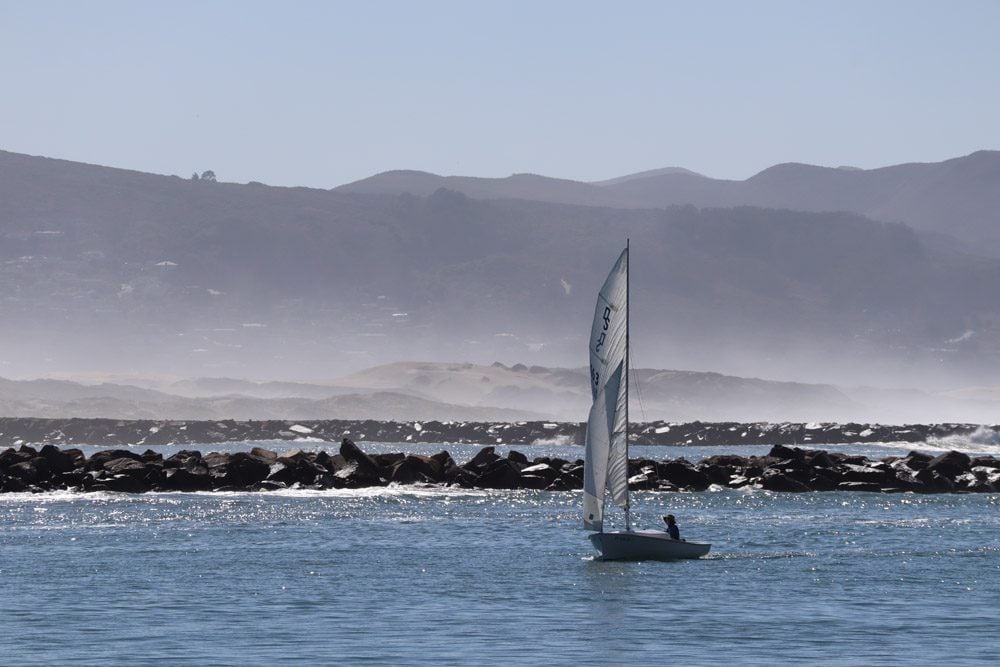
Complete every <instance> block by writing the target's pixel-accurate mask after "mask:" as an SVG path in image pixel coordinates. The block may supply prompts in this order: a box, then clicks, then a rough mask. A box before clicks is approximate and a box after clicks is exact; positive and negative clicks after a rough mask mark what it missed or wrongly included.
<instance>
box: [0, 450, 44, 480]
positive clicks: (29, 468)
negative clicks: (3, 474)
mask: <svg viewBox="0 0 1000 667" xmlns="http://www.w3.org/2000/svg"><path fill="white" fill-rule="evenodd" d="M7 475H8V476H9V477H14V478H17V479H19V480H21V481H22V482H24V483H25V484H31V485H38V484H41V483H43V482H45V481H47V480H49V479H51V478H52V470H51V469H50V468H49V464H48V461H46V460H45V459H44V458H42V457H41V456H34V457H32V458H31V459H29V460H27V461H21V462H20V463H15V464H14V465H12V466H9V467H8V468H7Z"/></svg>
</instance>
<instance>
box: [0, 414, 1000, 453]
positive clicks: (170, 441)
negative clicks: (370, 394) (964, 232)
mask: <svg viewBox="0 0 1000 667" xmlns="http://www.w3.org/2000/svg"><path fill="white" fill-rule="evenodd" d="M585 432H586V424H584V423H582V422H562V423H556V422H544V421H524V422H514V423H504V422H460V421H448V422H439V421H426V422H394V421H373V420H356V421H352V420H339V419H328V420H307V421H304V422H299V421H288V420H263V421H234V420H222V421H183V420H145V419H137V420H115V419H35V418H23V417H4V418H0V447H18V446H20V445H22V444H27V445H32V446H39V447H40V446H43V445H46V444H51V445H55V446H67V445H70V446H72V445H84V444H85V445H96V446H100V447H109V448H115V447H122V446H132V447H137V446H138V447H155V446H157V445H189V444H190V445H205V444H212V443H221V442H247V441H268V440H272V441H273V440H285V441H307V442H334V443H336V442H340V441H341V440H342V439H343V438H349V439H350V440H352V441H354V442H365V441H368V442H406V443H411V442H412V443H460V444H481V445H489V444H497V445H499V444H504V445H530V444H534V443H545V442H558V443H563V444H582V443H583V441H584V435H585ZM976 432H984V434H985V435H986V436H988V437H989V438H992V439H997V438H1000V426H983V425H980V424H904V425H901V426H893V425H884V424H856V423H847V424H834V423H806V424H800V423H769V422H755V423H738V422H698V421H695V422H688V423H675V422H666V421H654V422H645V423H638V424H633V425H632V436H633V440H632V441H633V442H634V444H637V445H727V446H728V445H762V444H763V445H785V446H790V447H798V446H808V447H814V446H818V445H823V444H827V445H829V444H842V443H852V442H854V443H874V442H910V443H919V442H927V441H928V440H932V439H940V438H944V437H948V436H956V435H958V436H969V435H971V434H974V433H976Z"/></svg>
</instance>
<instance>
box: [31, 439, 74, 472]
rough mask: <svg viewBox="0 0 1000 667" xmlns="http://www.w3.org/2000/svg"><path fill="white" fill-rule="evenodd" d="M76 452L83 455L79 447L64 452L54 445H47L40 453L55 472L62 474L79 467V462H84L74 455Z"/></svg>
mask: <svg viewBox="0 0 1000 667" xmlns="http://www.w3.org/2000/svg"><path fill="white" fill-rule="evenodd" d="M74 452H75V453H78V454H79V455H80V457H81V458H82V457H83V453H82V452H80V450H79V449H75V450H69V451H65V452H64V451H63V450H61V449H59V448H58V447H56V446H54V445H45V446H44V447H42V450H41V451H40V452H38V455H39V456H41V457H42V458H43V459H45V461H46V462H47V463H48V464H49V468H50V469H51V470H52V472H53V473H55V474H61V473H64V472H69V471H70V470H73V469H75V468H77V467H79V463H82V461H80V460H79V459H77V458H76V457H75V456H74V455H73V453H74Z"/></svg>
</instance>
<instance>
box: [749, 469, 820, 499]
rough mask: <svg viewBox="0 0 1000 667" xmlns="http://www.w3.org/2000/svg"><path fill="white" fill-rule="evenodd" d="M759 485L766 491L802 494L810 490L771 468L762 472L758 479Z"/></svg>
mask: <svg viewBox="0 0 1000 667" xmlns="http://www.w3.org/2000/svg"><path fill="white" fill-rule="evenodd" d="M760 485H761V487H762V488H764V489H765V490H767V491H784V492H791V493H802V492H803V491H809V490H810V489H809V487H808V486H806V485H805V484H804V483H802V482H800V481H798V480H797V479H793V478H791V477H789V476H788V475H786V474H784V473H783V472H780V471H778V470H775V469H773V468H768V469H767V470H765V471H764V474H763V475H762V476H761V478H760Z"/></svg>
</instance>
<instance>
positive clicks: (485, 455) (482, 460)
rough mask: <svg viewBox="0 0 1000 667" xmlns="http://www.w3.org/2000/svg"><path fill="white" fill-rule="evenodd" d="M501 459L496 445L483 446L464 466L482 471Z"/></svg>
mask: <svg viewBox="0 0 1000 667" xmlns="http://www.w3.org/2000/svg"><path fill="white" fill-rule="evenodd" d="M499 460H501V457H500V455H499V454H497V453H496V449H495V448H494V447H483V448H482V449H480V450H479V452H477V453H476V455H475V456H473V457H472V458H471V459H469V461H468V462H467V463H466V464H465V465H464V466H462V467H463V468H465V469H466V470H470V471H472V472H476V473H481V472H482V471H484V470H486V469H487V468H489V467H490V466H491V465H493V464H494V463H496V462H497V461H499Z"/></svg>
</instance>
